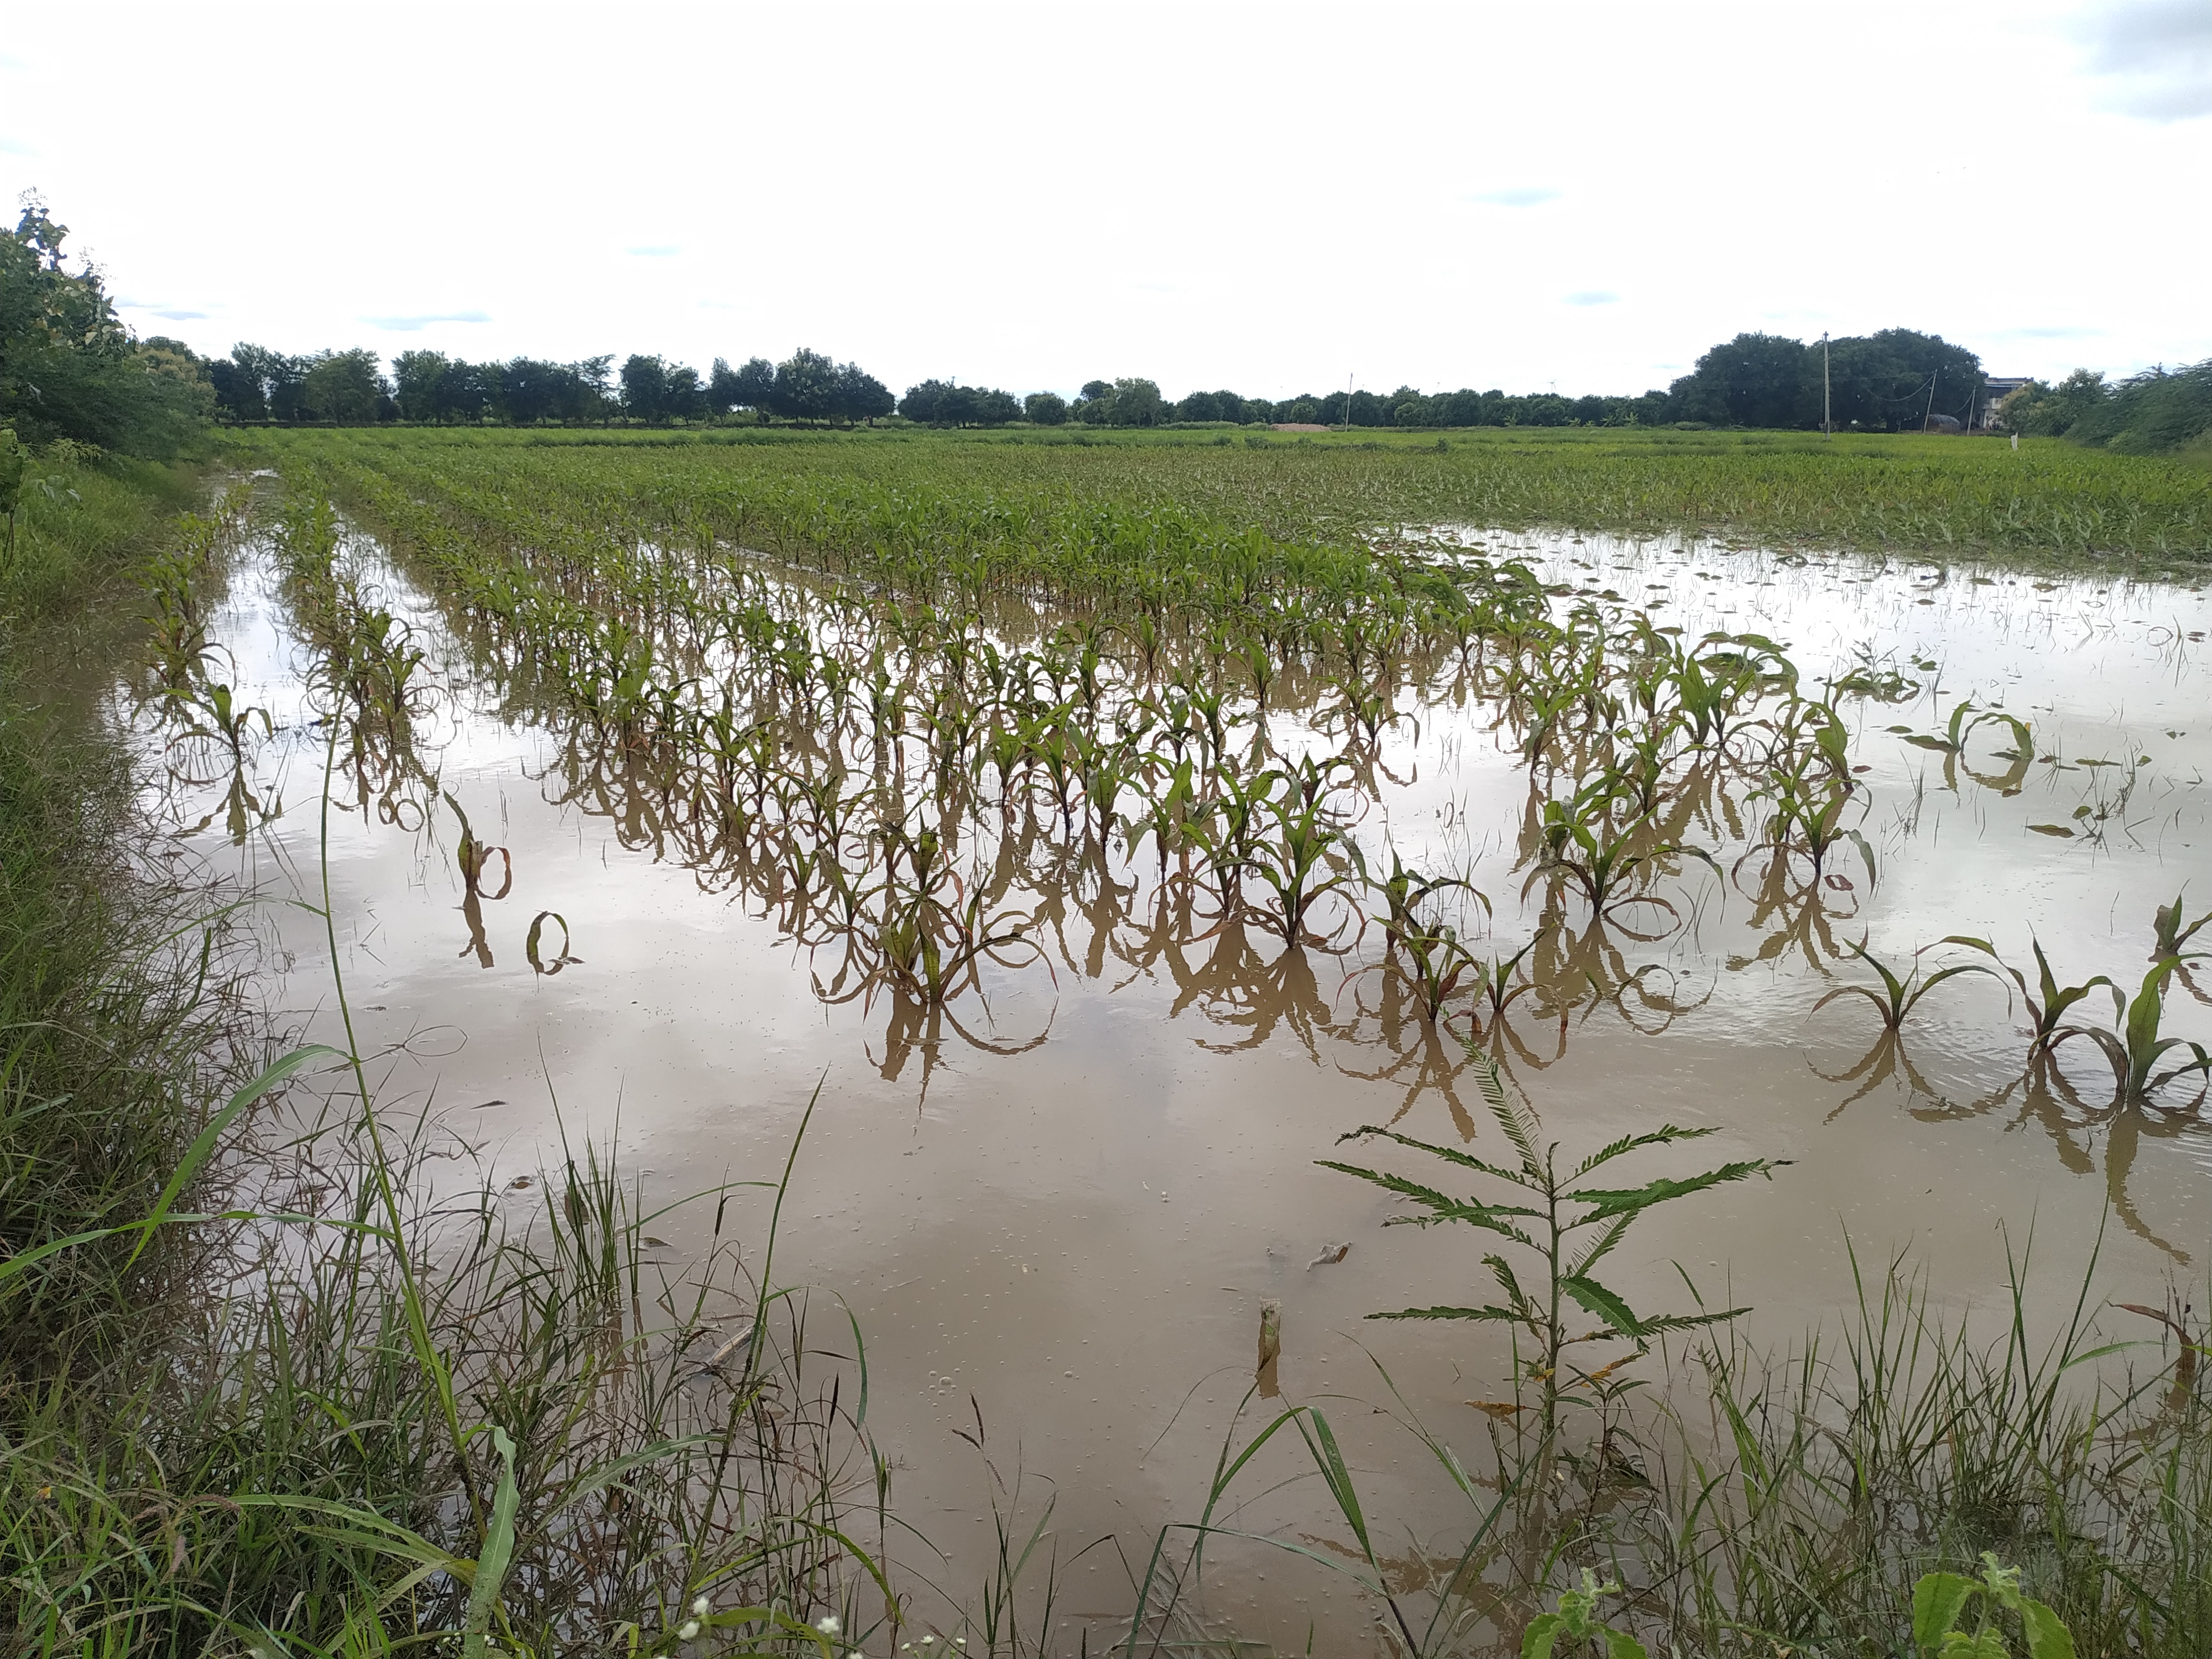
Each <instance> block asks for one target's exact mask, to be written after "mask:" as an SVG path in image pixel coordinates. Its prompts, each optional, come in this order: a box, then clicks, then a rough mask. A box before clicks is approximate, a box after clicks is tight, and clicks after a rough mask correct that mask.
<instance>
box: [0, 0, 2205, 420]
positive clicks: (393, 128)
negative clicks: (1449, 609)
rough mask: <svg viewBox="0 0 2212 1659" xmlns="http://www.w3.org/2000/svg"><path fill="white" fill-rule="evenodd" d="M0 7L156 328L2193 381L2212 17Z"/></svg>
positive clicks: (585, 343) (34, 158)
mask: <svg viewBox="0 0 2212 1659" xmlns="http://www.w3.org/2000/svg"><path fill="white" fill-rule="evenodd" d="M87 21H88V20H87V17H86V15H84V14H83V13H82V12H81V11H80V10H79V9H76V8H74V7H70V6H58V5H52V4H39V3H33V0H0V187H4V189H5V190H6V191H7V193H8V195H9V197H14V196H15V195H16V194H17V193H19V192H21V191H23V190H26V189H30V188H35V189H37V190H39V191H42V192H43V193H44V194H45V196H46V198H47V200H48V201H49V203H50V204H51V205H52V210H53V211H54V213H55V215H56V216H57V217H58V218H59V219H60V220H62V221H63V222H65V223H67V224H68V225H69V226H70V228H71V230H72V232H73V235H72V239H71V246H72V247H73V248H75V249H76V250H77V251H79V252H88V253H89V254H90V255H92V256H93V257H94V258H96V259H97V260H98V261H99V262H100V264H101V265H102V266H104V267H105V268H106V271H107V273H108V276H109V281H110V283H111V285H112V289H113V290H114V291H115V292H116V293H117V294H118V295H119V296H120V297H121V299H122V300H123V301H125V304H124V306H123V312H124V315H125V319H126V320H128V321H129V322H130V323H131V325H133V326H134V327H136V328H137V330H138V331H139V332H140V333H141V334H155V333H162V334H171V335H174V336H177V337H181V338H183V339H184V340H185V341H186V342H188V343H190V344H191V345H192V346H194V347H195V348H197V349H200V350H203V351H207V352H213V353H220V352H223V351H227V350H228V349H229V348H230V347H231V345H232V344H233V343H235V342H237V341H240V340H251V341H255V342H258V343H262V344H265V345H270V346H273V347H276V348H277V349H283V350H288V351H307V350H312V349H318V348H320V347H324V346H345V345H368V346H370V347H373V348H374V349H376V350H378V351H380V352H381V353H383V354H384V355H385V356H386V357H387V358H388V357H389V356H392V354H394V353H396V352H399V351H403V350H406V349H409V348H410V347H419V346H431V347H435V348H437V349H441V350H446V351H450V352H453V353H457V354H460V355H463V356H470V357H489V356H496V357H504V356H512V355H513V354H516V353H529V354H532V355H533V356H550V357H558V358H564V359H566V358H574V357H580V356H589V355H594V354H597V353H600V352H613V353H617V354H625V353H629V352H632V351H647V352H661V353H665V354H666V355H668V356H671V357H672V358H675V359H678V360H680V361H684V362H692V363H695V364H696V365H698V366H699V367H700V368H702V369H703V368H705V367H706V366H707V364H708V361H709V360H711V359H712V358H714V357H715V356H726V357H728V358H730V359H731V360H732V361H733V362H734V361H738V360H739V359H742V358H744V357H747V356H755V355H762V356H770V357H780V356H784V355H786V354H787V353H788V352H789V351H790V350H791V349H793V348H794V347H796V346H799V345H811V346H813V347H815V348H816V349H819V350H823V351H827V352H829V353H831V354H832V355H834V356H837V357H840V358H848V357H849V358H854V359H856V360H858V361H859V362H860V363H862V364H863V365H864V366H865V367H866V368H869V369H870V370H871V371H872V372H873V373H875V374H878V376H879V377H881V378H882V379H883V380H885V381H887V382H889V383H890V385H891V386H892V387H893V389H894V390H897V389H900V388H902V387H903V386H906V385H908V384H909V383H911V382H912V381H914V380H919V379H921V378H923V377H925V376H927V375H944V376H955V377H957V378H958V379H960V380H963V381H970V382H974V381H981V382H986V383H988V384H993V385H998V386H1005V387H1006V388H1007V389H1009V390H1012V391H1015V392H1024V391H1028V390H1031V389H1035V388H1038V387H1057V388H1060V389H1062V390H1072V389H1073V387H1074V386H1077V385H1079V384H1080V383H1081V382H1082V381H1084V380H1089V379H1091V378H1093V377H1097V376H1107V377H1112V376H1115V375H1122V374H1143V375H1148V376H1151V377H1152V378H1153V379H1155V380H1158V381H1159V382H1160V384H1161V385H1162V386H1163V387H1164V389H1165V390H1166V392H1168V394H1169V395H1170V396H1171V397H1172V396H1177V395H1180V394H1181V393H1182V392H1187V391H1188V390H1190V389H1192V388H1194V387H1196V386H1207V387H1218V386H1226V387H1229V388H1231V389H1234V390H1237V391H1240V392H1244V393H1246V394H1248V395H1260V396H1267V397H1281V396H1285V395H1287V394H1289V393H1291V392H1297V391H1301V390H1315V391H1326V390H1328V389H1329V388H1331V387H1340V386H1343V385H1344V384H1345V381H1346V377H1347V376H1353V377H1356V378H1357V380H1358V384H1359V385H1360V386H1367V387H1372V388H1376V389H1385V390H1387V389H1389V388H1390V387H1394V386H1398V385H1401V384H1411V385H1413V386H1417V387H1419V388H1421V389H1423V390H1427V391H1435V390H1439V389H1448V388H1451V387H1455V386H1474V387H1476V388H1478V389H1480V388H1484V387H1488V386H1503V387H1504V388H1505V389H1507V390H1509V391H1514V392H1525V391H1542V390H1544V389H1546V388H1547V387H1548V386H1552V385H1553V384H1554V383H1556V385H1557V386H1558V388H1559V390H1560V391H1562V392H1589V391H1606V392H1638V391H1641V390H1643V389H1644V388H1645V387H1646V386H1662V385H1664V384H1665V383H1666V382H1667V380H1669V379H1671V378H1672V377H1673V376H1674V375H1676V374H1681V373H1684V372H1685V371H1686V369H1687V368H1688V367H1689V365H1690V364H1691V362H1692V360H1694V358H1695V357H1696V356H1697V355H1698V353H1699V351H1700V350H1702V349H1704V348H1705V346H1706V345H1708V344H1710V343H1712V342H1713V341H1715V340H1718V339H1723V338H1726V337H1729V335H1732V334H1734V333H1735V332H1737V331H1740V330H1745V329H1764V330H1768V331H1778V332H1782V333H1786V334H1790V335H1794V336H1797V337H1804V338H1810V337H1816V336H1818V335H1819V333H1820V331H1822V330H1823V329H1829V330H1832V331H1835V332H1837V333H1839V334H1843V333H1857V332H1863V331H1870V330H1873V329H1876V328H1882V327H1887V326H1892V325H1903V326H1907V327H1914V328H1920V329H1924V330H1929V331H1934V332H1938V333H1941V334H1942V335H1944V336H1946V337H1949V338H1952V339H1954V340H1957V341H1960V342H1961V343H1964V344H1966V345H1967V346H1969V347H1971V348H1972V349H1974V350H1976V351H1978V352H1979V353H1980V354H1981V356H1982V358H1983V361H1984V365H1985V366H1986V367H1987V368H1988V369H1989V370H1990V372H1991V373H1993V374H2007V373H2013V374H2040V375H2045V376H2049V375H2052V374H2063V372H2064V371H2066V370H2067V369H2069V368H2073V367H2075V365H2077V364H2087V365H2090V366H2093V367H2096V368H2104V369H2107V370H2110V371H2113V372H2116V373H2126V372H2130V371H2132V370H2135V369H2137V368H2142V367H2145V366H2147V365H2148V364H2151V363H2154V362H2166V363H2169V364H2171V363H2179V362H2191V361H2195V360H2197V359H2201V358H2204V357H2208V356H2212V301H2208V297H2207V296H2208V295H2212V276H2209V275H2208V273H2212V258H2208V254H2212V0H2136V3H2107V4H2081V3H2073V4H2065V3H2058V0H2048V3H2040V0H2004V3H1999V4H1979V3H1945V0H1910V3H1905V4H1896V5H1885V4H1877V3H1869V0H1846V3H1840V4H1816V3H1810V0H1804V3H1799V0H1760V3H1756V4H1742V5H1721V4H1687V3H1668V4H1659V3H1649V0H1646V3H1633V4H1620V5H1608V4H1574V3H1562V0H1541V3H1539V0H1522V3H1517V4H1512V5H1504V4H1498V5H1483V4H1471V3H1462V4H1455V5H1442V6H1431V5H1413V4H1406V5H1390V4H1379V3H1358V0H1334V3H1331V4H1328V5H1325V6H1314V7H1304V6H1298V5H1293V4H1287V3H1283V0H1271V3H1262V4H1252V5H1243V4H1229V3H1205V0H1176V3H1174V4H1171V5H1162V6H1150V5H1138V4H1126V3H1100V4H1075V3H1057V0H1032V3H1029V4H1024V5H1018V6H1007V7H977V6H951V5H933V4H927V3H907V4H902V5H897V6H892V7H872V6H864V5H833V4H815V5H786V6H765V5H763V6H747V5H738V4H723V5H717V6H714V7H711V8H701V9H679V8H676V7H671V6H658V7H656V6H649V5H642V4H637V3H626V4H605V3H600V4H596V5H593V6H592V7H590V8H588V9H586V8H577V9H567V8H563V7H560V6H556V5H551V4H546V3H534V4H529V5H524V6H515V7H512V8H509V7H503V6H491V5H467V4H461V3H455V0H446V3H443V4H441V5H438V6H435V7H425V8H422V9H410V8H409V7H406V6H403V5H398V4H393V3H388V0H386V3H377V4H338V3H307V0H293V3H289V4H286V5H283V6H281V7H272V8H268V9H247V8H243V7H228V6H214V5H196V4H191V3H188V0H187V3H174V0H173V3H167V4H164V5H161V6H160V7H158V8H156V7H145V8H139V9H134V8H131V7H129V6H121V7H114V6H110V7H103V8H102V9H100V13H99V26H98V27H96V28H88V27H87Z"/></svg>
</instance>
